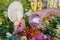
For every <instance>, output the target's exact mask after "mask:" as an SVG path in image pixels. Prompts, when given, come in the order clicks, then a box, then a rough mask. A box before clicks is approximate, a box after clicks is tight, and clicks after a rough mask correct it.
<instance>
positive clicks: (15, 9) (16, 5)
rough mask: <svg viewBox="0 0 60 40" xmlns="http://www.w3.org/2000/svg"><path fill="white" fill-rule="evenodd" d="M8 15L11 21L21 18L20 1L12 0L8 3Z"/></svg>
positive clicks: (21, 8)
mask: <svg viewBox="0 0 60 40" xmlns="http://www.w3.org/2000/svg"><path fill="white" fill-rule="evenodd" d="M8 17H9V19H10V20H11V21H12V22H15V21H20V20H21V19H22V18H23V6H22V4H21V3H20V2H18V1H14V2H12V3H11V4H10V5H9V8H8Z"/></svg>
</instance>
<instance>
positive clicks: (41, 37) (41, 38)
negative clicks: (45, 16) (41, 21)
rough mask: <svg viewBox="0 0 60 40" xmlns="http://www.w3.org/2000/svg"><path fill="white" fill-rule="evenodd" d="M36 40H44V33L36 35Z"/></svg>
mask: <svg viewBox="0 0 60 40" xmlns="http://www.w3.org/2000/svg"><path fill="white" fill-rule="evenodd" d="M34 39H35V40H38V39H39V40H44V35H43V34H42V33H39V34H36V35H35V36H34Z"/></svg>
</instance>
